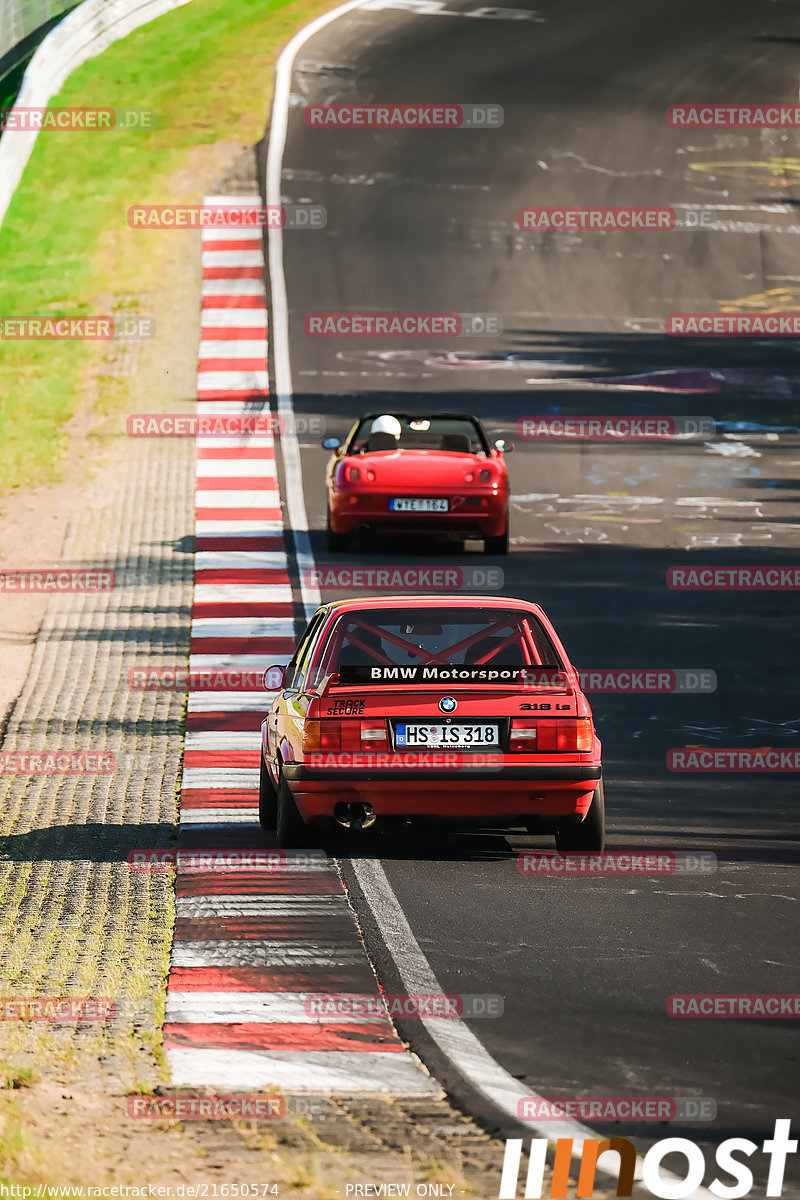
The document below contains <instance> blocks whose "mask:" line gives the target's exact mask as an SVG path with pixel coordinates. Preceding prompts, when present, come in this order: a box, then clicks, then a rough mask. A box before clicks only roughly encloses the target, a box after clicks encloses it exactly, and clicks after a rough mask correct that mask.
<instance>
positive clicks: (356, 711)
mask: <svg viewBox="0 0 800 1200" xmlns="http://www.w3.org/2000/svg"><path fill="white" fill-rule="evenodd" d="M366 703H367V702H366V700H334V702H333V704H330V705H328V707H327V708H326V710H325V716H326V717H360V716H361V715H362V713H363V712H364V705H365V704H366Z"/></svg>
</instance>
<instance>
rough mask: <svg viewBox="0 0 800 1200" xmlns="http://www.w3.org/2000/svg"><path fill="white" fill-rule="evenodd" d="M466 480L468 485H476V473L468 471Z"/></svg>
mask: <svg viewBox="0 0 800 1200" xmlns="http://www.w3.org/2000/svg"><path fill="white" fill-rule="evenodd" d="M464 478H465V479H466V481H467V483H474V482H475V472H474V471H467V473H466V475H465V476H464Z"/></svg>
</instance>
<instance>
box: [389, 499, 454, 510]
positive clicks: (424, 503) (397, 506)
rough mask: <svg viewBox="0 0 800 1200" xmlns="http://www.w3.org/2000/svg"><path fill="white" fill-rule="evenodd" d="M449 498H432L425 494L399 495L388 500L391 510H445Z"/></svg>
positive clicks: (448, 505) (448, 504)
mask: <svg viewBox="0 0 800 1200" xmlns="http://www.w3.org/2000/svg"><path fill="white" fill-rule="evenodd" d="M449 507H450V502H449V500H432V499H430V498H427V497H425V496H401V497H399V498H398V499H395V500H390V501H389V508H390V509H391V510H392V512H439V513H441V512H447V511H448V509H449Z"/></svg>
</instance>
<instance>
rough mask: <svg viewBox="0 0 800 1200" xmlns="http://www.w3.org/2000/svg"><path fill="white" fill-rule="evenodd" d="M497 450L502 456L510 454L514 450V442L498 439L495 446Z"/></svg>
mask: <svg viewBox="0 0 800 1200" xmlns="http://www.w3.org/2000/svg"><path fill="white" fill-rule="evenodd" d="M494 448H495V450H499V451H500V453H501V454H510V453H511V451H512V450H513V449H514V443H513V442H506V441H504V440H503V438H498V439H497V441H496V442H495V444H494Z"/></svg>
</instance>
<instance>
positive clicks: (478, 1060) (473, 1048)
mask: <svg viewBox="0 0 800 1200" xmlns="http://www.w3.org/2000/svg"><path fill="white" fill-rule="evenodd" d="M361 4H362V0H350V2H349V3H347V4H343V5H340V6H339V7H338V8H334V9H332V10H331V11H330V12H328V13H325V14H323V16H321V17H317V19H316V20H315V21H311V22H310V24H308V25H306V26H305V27H304V28H303V29H301V30H300V32H299V33H297V34H295V36H294V37H293V38H292V40H291V41H290V42H289V43H288V45H287V46H286V47H285V48H284V50H283V52H282V53H281V56H280V58H279V59H278V65H277V68H276V71H275V92H274V99H273V104H272V124H271V126H270V134H269V150H268V153H267V181H266V187H267V204H268V205H270V204H280V203H281V174H282V169H283V154H284V150H285V148H286V133H287V128H288V121H289V105H290V97H291V83H292V70H293V67H294V60H295V56H296V54H297V52H298V50H300V49H301V48H302V47H303V46H304V45H305V44H306V42H307V41H308V40H309V38H311V37H313V36H314V35H315V34H317V33H319V32H320V30H322V29H324V28H325V26H326V25H329V24H331V22H332V21H336V20H338V19H339V17H342V16H344V15H345V14H346V13H349V12H352V11H353V10H354V9H357V8H360V7H361ZM268 236H269V274H270V290H271V294H272V344H273V352H274V362H275V391H276V401H277V408H278V415H279V416H282V417H285V418H286V433H285V434H284V435H283V437H282V438H281V449H282V451H283V464H284V471H285V476H286V509H287V517H288V520H287V524H288V526H289V527H290V528H291V529H292V530H293V534H294V540H295V549H296V552H297V568H298V575H299V578H300V588H301V594H302V599H303V605H304V607H305V610H306V615H307V616H308V617H310V616H311V615H312V613H313V612H314V610H315V609H316V608H317V606H318V605H319V603H320V593H319V589H318V588H316V587H313V586H309V585H308V584H307V583H306V582H305V580H306V578H307V575H306V571H307V570H308V569H313V568H314V567H315V566H316V563H315V561H314V555H313V551H312V548H311V539H310V537H309V532H308V515H307V513H306V505H305V498H304V495H303V475H302V467H301V463H300V447H299V444H298V441H297V438H296V437H295V434H294V432H293V430H294V407H293V383H292V370H291V354H290V348H289V303H288V298H287V294H286V276H285V274H284V267H283V230H282V229H278V228H272V229H270V230H269V234H268ZM353 868H354V870H355V872H356V876H357V878H358V880H359V883H360V884H361V886H362V890H363V893H364V898H365V900H366V902H367V904H369V906H370V909H371V910H372V913H373V916H374V917H375V920H376V922H377V924H378V928H379V930H380V933H381V936H382V938H383V940H384V943H385V945H386V947H387V949H388V950H389V953H390V954H391V956H392V958H393V960H394V963H395V966H396V967H397V970H398V971H399V973H400V975H401V977H402V979H403V981H404V984H405V985H406V986H407V988H408V990H409V991H410V992H413V991H415V990H416V991H420V992H432V993H434V994H437V995H440V994H442V988H441V986H440V984H439V983H438V981H437V979H436V977H435V975H434V974H433V971H432V970H431V968H430V965H429V963H428V960H427V959H426V958H425V955H424V954H423V952H422V950H421V949H420V946H419V944H418V943H417V941H416V938H415V937H414V934H413V932H412V930H411V927H410V925H409V924H408V921H407V920H406V916H405V913H404V912H403V910H402V908H401V906H400V904H399V902H398V900H397V897H396V896H395V894H394V892H393V891H392V888H391V885H390V883H389V881H388V879H387V878H386V875H385V873H384V870H383V868H382V867H381V865H380V863H378V862H371V861H368V860H365V859H355V860H353ZM399 931H401V932H399ZM423 1024H424V1025H425V1027H426V1029H427V1031H428V1033H429V1034H430V1036H431V1037H432V1038H434V1040H435V1041H436V1043H437V1045H438V1046H439V1048H440V1049H441V1050H442V1051H443V1053H444V1054H445V1055H446V1056H447V1057H448V1058H449V1060H450V1061H451V1062H452V1063H453V1065H454V1066H455V1067H456V1069H457V1070H458V1071H459V1072H460V1074H461V1075H462V1076H464V1078H465V1079H467V1080H468V1081H469V1083H470V1084H471V1085H472V1086H473V1087H474V1088H476V1089H477V1090H478V1091H479V1092H480V1093H481V1094H482V1095H483V1096H485V1097H486V1098H487V1099H489V1100H491V1101H492V1102H493V1103H494V1104H495V1105H497V1106H498V1107H499V1108H501V1109H502V1111H503V1112H505V1113H507V1114H509V1115H510V1116H512V1117H513V1118H514V1120H515V1121H518V1120H519V1118H518V1116H517V1102H518V1100H519V1097H520V1096H522V1095H527V1096H533V1097H536V1093H535V1092H532V1091H530V1090H529V1089H528V1090H526V1089H525V1088H524V1087H523V1086H522V1085H521V1084H520V1082H519V1081H518V1080H517V1079H515V1078H514V1076H513V1075H511V1074H509V1072H508V1071H506V1070H504V1068H503V1067H501V1066H500V1064H499V1063H497V1062H496V1061H495V1060H494V1059H493V1058H492V1056H491V1055H490V1054H489V1052H488V1051H487V1050H486V1049H484V1047H483V1046H482V1045H481V1043H480V1042H479V1041H478V1039H477V1037H476V1036H475V1035H474V1034H473V1033H472V1031H471V1030H470V1029H468V1028H467V1026H466V1025H465V1024H464V1023H463V1021H461V1020H459V1019H458V1018H453V1019H451V1018H447V1019H446V1020H445V1019H441V1018H440V1019H438V1020H436V1019H432V1020H431V1019H425V1020H424V1021H423ZM442 1026H445V1027H446V1028H441V1027H442ZM539 1099H541V1097H539ZM525 1128H526V1129H527V1131H528V1133H529V1136H530V1137H546V1138H558V1137H572V1138H573V1139H574V1141H573V1153H574V1154H575V1155H579V1154H580V1150H581V1146H582V1145H583V1141H584V1139H586V1138H589V1139H592V1140H594V1139H600V1140H602V1137H603V1135H602V1134H599V1133H597V1132H596V1131H595V1130H593V1129H590V1128H589V1126H588V1125H583V1124H581V1123H579V1122H565V1121H559V1122H533V1121H531V1122H525ZM597 1169H598V1171H602V1172H603V1173H604V1174H606V1175H609V1176H611V1178H612V1179H618V1178H619V1171H617V1170H615V1169H614V1168H613V1167H611V1166H610V1165H609V1166H605V1165H603V1164H602V1159H601V1161H600V1162H598V1167H597ZM636 1170H637V1178H641V1175H640V1172H641V1160H639V1159H637V1164H636ZM661 1174H662V1177H663V1178H664V1179H665V1180H667V1179H669V1180H675V1179H677V1176H675V1175H673V1174H672V1173H671V1172H667V1171H662V1172H661ZM692 1196H693V1197H697V1198H698V1200H701V1198H702V1200H705V1198H708V1200H712V1197H713V1194H712V1193H711V1192H709V1191H708V1190H707V1189H706V1188H702V1187H700V1188H697V1189H696V1190H695V1191H694V1192H692Z"/></svg>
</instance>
